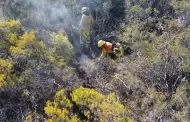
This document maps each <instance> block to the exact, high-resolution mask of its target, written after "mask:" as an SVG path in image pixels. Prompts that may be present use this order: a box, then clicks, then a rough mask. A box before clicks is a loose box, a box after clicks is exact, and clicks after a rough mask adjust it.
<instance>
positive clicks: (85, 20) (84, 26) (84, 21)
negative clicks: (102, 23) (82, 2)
mask: <svg viewBox="0 0 190 122" xmlns="http://www.w3.org/2000/svg"><path fill="white" fill-rule="evenodd" d="M93 23H94V19H93V18H92V17H91V16H87V15H84V14H83V15H82V18H81V21H80V25H79V26H80V30H86V31H90V29H91V26H92V25H93Z"/></svg>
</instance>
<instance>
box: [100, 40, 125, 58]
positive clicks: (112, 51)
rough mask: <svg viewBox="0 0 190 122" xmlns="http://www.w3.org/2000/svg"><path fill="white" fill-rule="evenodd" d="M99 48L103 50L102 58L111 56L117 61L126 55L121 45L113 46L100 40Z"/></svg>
mask: <svg viewBox="0 0 190 122" xmlns="http://www.w3.org/2000/svg"><path fill="white" fill-rule="evenodd" d="M98 47H101V48H102V53H101V56H100V57H106V56H110V57H111V58H113V59H115V58H120V57H122V56H123V55H124V50H123V47H122V46H121V44H120V43H116V44H112V43H110V42H106V41H103V40H99V41H98Z"/></svg>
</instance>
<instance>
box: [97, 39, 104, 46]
mask: <svg viewBox="0 0 190 122" xmlns="http://www.w3.org/2000/svg"><path fill="white" fill-rule="evenodd" d="M105 43H106V42H105V41H103V40H100V41H98V47H102V46H103V45H104V44H105Z"/></svg>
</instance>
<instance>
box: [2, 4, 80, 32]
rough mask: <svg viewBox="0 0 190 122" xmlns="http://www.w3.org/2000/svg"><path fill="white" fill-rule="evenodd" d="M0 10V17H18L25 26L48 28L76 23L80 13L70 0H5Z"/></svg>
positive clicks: (74, 24) (52, 28) (58, 27)
mask: <svg viewBox="0 0 190 122" xmlns="http://www.w3.org/2000/svg"><path fill="white" fill-rule="evenodd" d="M0 10H1V11H0V17H5V18H12V19H19V20H20V21H21V23H22V24H23V25H24V26H25V27H26V28H31V29H42V28H44V29H50V30H54V29H61V28H68V27H70V25H73V26H76V25H78V23H79V20H80V16H79V15H80V14H81V13H80V6H78V5H77V4H75V3H73V1H72V0H70V1H68V0H67V1H65V0H54V1H51V0H7V1H2V2H1V3H0Z"/></svg>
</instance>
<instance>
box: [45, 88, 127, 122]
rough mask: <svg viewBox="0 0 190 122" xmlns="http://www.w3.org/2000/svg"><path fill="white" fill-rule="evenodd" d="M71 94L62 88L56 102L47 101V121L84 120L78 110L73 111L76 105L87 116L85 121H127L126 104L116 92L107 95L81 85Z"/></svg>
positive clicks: (57, 94) (55, 98)
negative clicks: (117, 97)
mask: <svg viewBox="0 0 190 122" xmlns="http://www.w3.org/2000/svg"><path fill="white" fill-rule="evenodd" d="M70 95H71V98H69V97H67V96H66V95H65V91H64V90H63V89H61V90H59V91H58V92H57V93H56V95H55V97H54V102H50V101H48V102H47V105H46V107H45V108H44V110H45V112H46V114H47V115H48V120H47V121H50V122H51V121H54V122H57V121H82V120H81V119H82V118H81V116H80V115H79V114H77V113H75V112H77V111H72V109H74V107H76V105H77V106H78V107H79V108H80V109H79V111H78V112H81V113H82V114H83V115H84V116H85V118H86V120H85V121H97V120H99V121H101V122H107V121H126V118H125V117H124V111H125V109H124V106H123V105H122V104H121V103H120V102H119V101H118V100H117V99H116V96H115V94H109V95H106V96H105V95H102V94H100V93H98V92H97V91H95V90H93V89H87V88H83V87H80V88H78V89H75V90H74V91H72V92H71V94H70ZM75 104H76V105H75ZM73 112H74V113H73Z"/></svg>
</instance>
